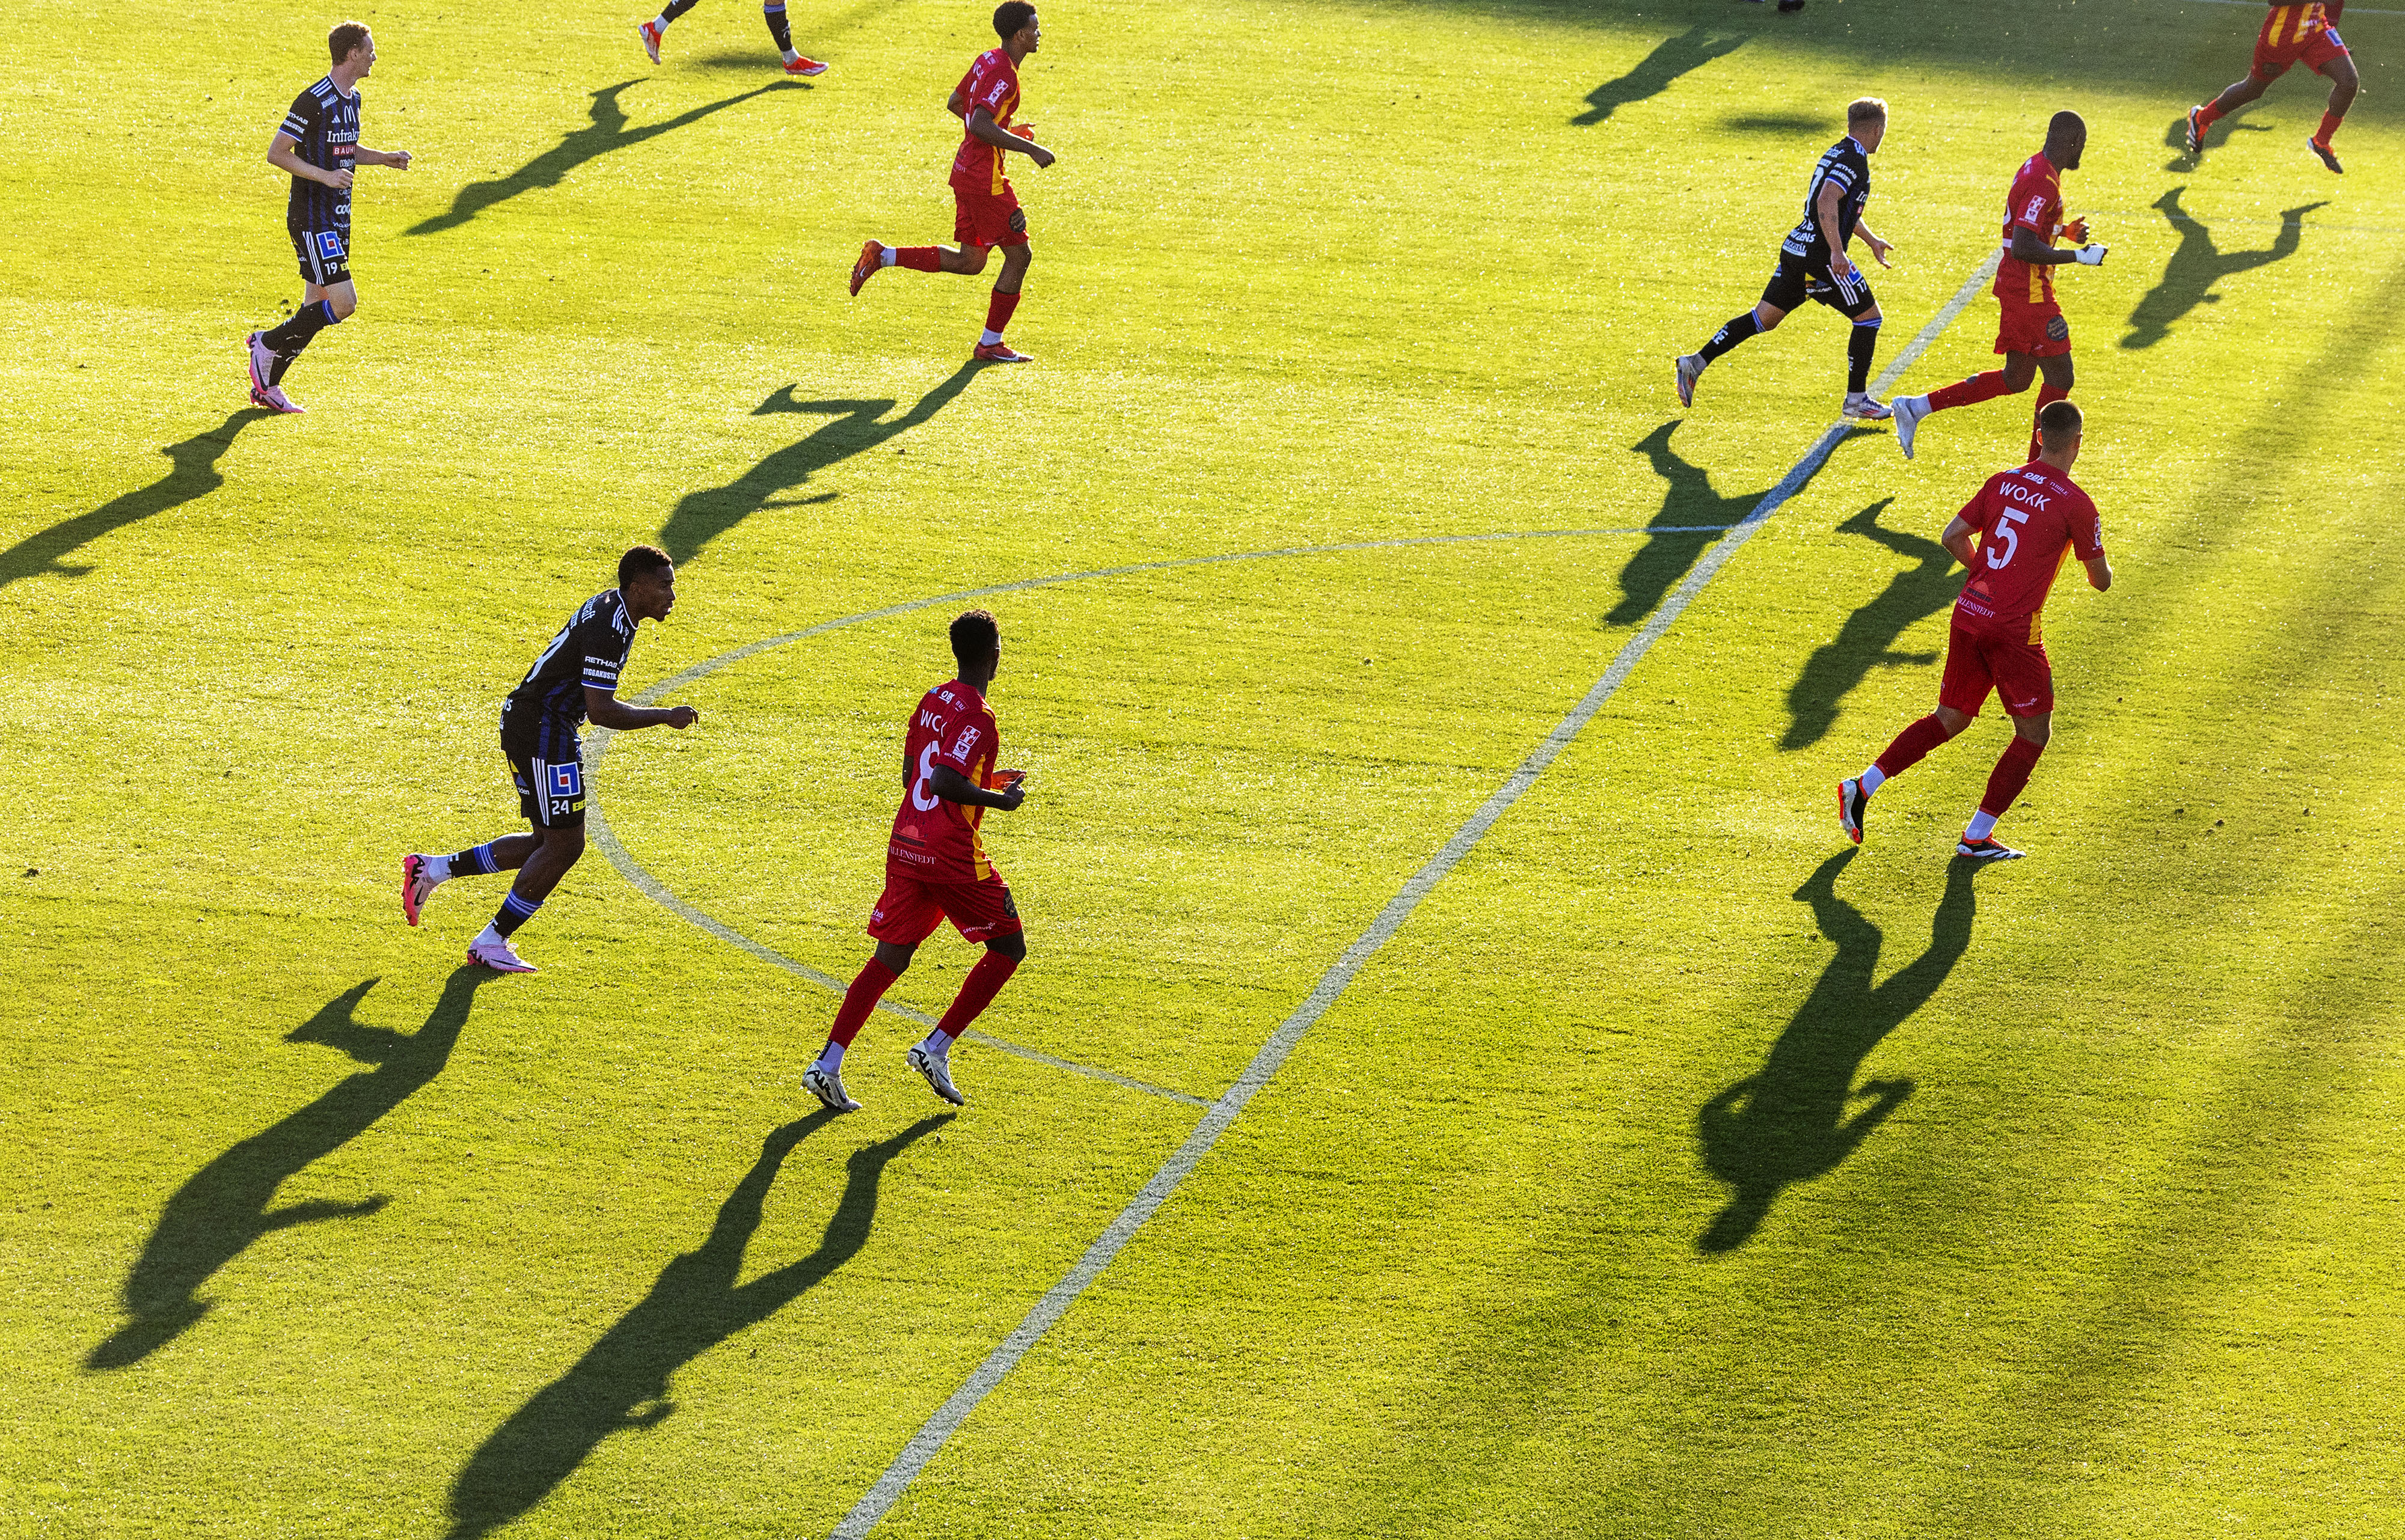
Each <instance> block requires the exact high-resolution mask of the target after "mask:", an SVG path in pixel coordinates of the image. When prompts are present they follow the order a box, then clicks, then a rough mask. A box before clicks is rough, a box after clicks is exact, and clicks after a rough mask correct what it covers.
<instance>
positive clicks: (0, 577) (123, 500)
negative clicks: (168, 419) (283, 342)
mask: <svg viewBox="0 0 2405 1540" xmlns="http://www.w3.org/2000/svg"><path fill="white" fill-rule="evenodd" d="M274 415H275V413H272V412H269V411H267V410H265V409H264V408H261V407H255V406H246V407H244V408H243V409H242V410H241V411H240V412H236V413H232V415H230V416H228V417H227V418H226V420H225V421H224V422H222V423H219V424H218V426H217V427H213V428H211V429H209V430H208V431H207V432H205V433H195V434H194V435H192V436H191V437H190V438H189V439H186V440H185V441H183V442H182V443H175V444H169V445H167V446H166V447H165V448H163V449H162V450H160V451H159V453H160V454H162V455H166V456H167V463H168V466H169V467H170V469H169V470H168V471H167V473H166V474H165V475H164V476H162V477H160V478H159V479H158V480H157V481H155V482H152V483H150V484H149V485H148V486H146V487H143V488H141V489H139V490H138V491H134V492H128V493H127V494H125V496H123V497H114V498H111V499H110V500H109V501H107V502H105V503H103V504H101V505H100V506H99V507H98V508H95V509H93V510H92V511H91V512H89V513H78V514H77V515H76V516H75V517H74V518H72V519H63V520H61V521H60V522H59V523H57V524H54V525H50V527H49V528H48V529H44V530H40V531H37V532H35V533H34V534H31V535H28V536H26V537H25V538H24V539H21V540H19V541H18V542H17V543H16V544H15V545H12V546H10V547H9V548H8V549H7V550H6V551H0V588H6V587H7V585H8V584H10V583H12V582H15V581H17V580H18V579H20V578H30V577H33V576H35V574H37V573H42V572H56V573H58V574H59V575H60V576H61V577H66V578H80V577H82V576H83V575H84V574H85V573H87V572H89V571H91V567H80V566H77V567H70V566H68V565H67V564H66V562H65V561H63V559H62V558H63V557H64V556H65V555H66V554H67V553H69V552H71V551H74V550H76V549H77V548H78V547H80V546H86V545H90V544H91V542H92V541H94V540H96V539H100V538H101V537H102V536H103V535H107V534H112V533H114V532H115V531H117V530H120V529H122V528H124V527H125V526H126V525H130V524H139V523H141V522H142V521H143V520H144V519H147V518H149V517H150V516H152V515H153V514H157V513H164V512H166V511H167V510H169V509H171V508H180V507H182V506H183V505H184V504H186V503H188V502H190V501H192V500H193V499H195V498H197V497H207V496H208V495H209V494H210V493H212V492H215V491H216V490H217V489H218V487H221V486H223V485H225V477H223V476H222V475H220V474H218V460H219V459H220V458H222V457H223V456H224V455H225V452H226V451H227V450H228V449H230V448H232V445H233V440H234V435H235V434H237V433H240V432H241V431H242V430H243V429H244V428H246V427H249V426H250V425H251V424H253V423H255V422H257V421H259V419H260V418H261V417H272V416H274Z"/></svg>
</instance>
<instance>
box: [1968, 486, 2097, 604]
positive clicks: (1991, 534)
mask: <svg viewBox="0 0 2405 1540" xmlns="http://www.w3.org/2000/svg"><path fill="white" fill-rule="evenodd" d="M1961 517H1962V522H1963V523H1964V524H1967V525H1970V526H1971V527H1972V528H1974V529H1976V530H1977V531H1978V532H1979V549H1978V550H1977V551H1976V553H1973V557H1972V561H1971V577H1970V581H1967V582H1965V583H1964V584H1963V585H1962V597H1961V598H1958V599H1956V600H1955V601H1954V623H1955V624H1956V625H1959V626H1961V627H1962V629H1963V630H1965V631H1968V632H1970V633H1972V634H1973V635H1975V636H1980V637H1998V638H2000V639H2003V640H2006V641H2018V642H2028V643H2031V644H2032V645H2035V644H2037V643H2038V642H2039V641H2040V640H2041V638H2040V637H2039V635H2038V611H2040V610H2041V609H2045V608H2046V594H2047V593H2048V592H2049V591H2050V590H2051V589H2052V588H2053V587H2054V579H2055V574H2057V573H2059V572H2060V571H2061V570H2062V564H2063V562H2064V560H2065V559H2066V558H2068V557H2069V556H2070V555H2071V554H2072V553H2074V552H2076V553H2078V556H2079V559H2080V560H2081V561H2083V562H2084V561H2088V560H2090V559H2091V558H2094V557H2097V556H2101V555H2103V554H2104V521H2103V518H2102V517H2101V516H2100V515H2099V514H2098V513H2097V511H2096V505H2095V504H2094V503H2093V502H2090V501H2089V497H2088V494H2087V493H2085V492H2082V491H2080V490H2079V488H2078V487H2077V486H2075V485H2074V484H2073V483H2072V481H2071V478H2070V477H2068V476H2066V475H2064V474H2063V473H2062V472H2061V471H2060V470H2057V469H2054V467H2052V466H2050V465H2046V464H2045V463H2044V462H2043V461H2039V460H2032V461H2031V462H2030V463H2029V464H2027V465H2025V466H2019V467H2017V468H2015V469H2011V470H1999V471H1997V472H1996V473H1995V474H1994V475H1992V476H1990V477H1989V478H1988V484H1987V485H1985V486H1983V487H1981V488H1979V494H1978V496H1977V497H1973V498H1972V499H1971V500H1970V501H1969V502H1967V503H1964V504H1963V505H1962V515H1961Z"/></svg>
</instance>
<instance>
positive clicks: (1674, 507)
mask: <svg viewBox="0 0 2405 1540" xmlns="http://www.w3.org/2000/svg"><path fill="white" fill-rule="evenodd" d="M1679 423H1680V419H1678V418H1675V417H1674V418H1672V419H1671V420H1670V421H1668V422H1667V423H1664V424H1663V425H1662V426H1661V427H1657V428H1655V429H1654V430H1653V432H1651V433H1648V434H1647V435H1645V437H1644V438H1642V439H1639V440H1638V441H1637V442H1635V443H1633V444H1631V445H1629V451H1630V453H1632V454H1637V455H1644V456H1645V457H1646V459H1647V460H1649V461H1651V462H1652V463H1653V473H1654V474H1655V475H1657V476H1659V477H1661V478H1662V479H1663V480H1664V481H1665V482H1667V483H1669V485H1668V486H1667V487H1666V488H1665V489H1664V490H1663V493H1662V508H1661V511H1659V512H1657V513H1655V514H1654V515H1653V518H1652V519H1651V520H1649V521H1648V522H1647V525H1646V528H1647V529H1648V531H1649V532H1650V533H1649V534H1648V535H1647V538H1646V540H1645V543H1644V544H1643V545H1641V546H1639V547H1638V548H1637V553H1636V554H1635V555H1633V556H1630V557H1629V558H1628V564H1627V565H1626V566H1624V567H1622V568H1621V569H1620V602H1619V603H1618V604H1615V605H1613V606H1612V607H1611V609H1610V610H1609V611H1608V612H1607V613H1606V614H1605V615H1604V617H1603V623H1605V624H1606V625H1635V624H1636V623H1638V622H1639V621H1641V620H1643V619H1644V618H1645V617H1646V616H1648V615H1651V614H1652V613H1653V611H1654V609H1656V608H1658V607H1659V606H1660V605H1661V603H1662V600H1663V598H1664V597H1665V596H1666V595H1668V594H1669V592H1670V590H1671V589H1672V588H1673V587H1675V586H1676V585H1677V584H1678V581H1679V580H1680V579H1681V578H1683V577H1685V576H1686V575H1687V572H1688V569H1689V568H1691V567H1694V566H1695V561H1696V558H1698V557H1700V556H1701V555H1703V553H1705V552H1706V551H1707V550H1709V549H1710V547H1711V543H1712V542H1713V541H1714V540H1717V539H1720V538H1721V535H1722V533H1723V531H1724V530H1726V529H1727V528H1728V526H1729V525H1733V524H1737V523H1738V522H1740V521H1741V520H1743V519H1744V518H1745V516H1746V515H1747V514H1749V513H1751V512H1752V511H1754V510H1755V509H1756V508H1757V507H1759V506H1761V503H1762V499H1763V498H1764V497H1766V496H1768V495H1769V492H1770V489H1769V488H1768V487H1765V488H1763V489H1762V490H1761V491H1759V492H1747V493H1743V494H1740V495H1739V496H1737V497H1723V495H1722V494H1720V493H1718V492H1715V491H1713V490H1712V478H1711V473H1710V472H1709V471H1708V470H1705V469H1703V468H1701V467H1700V466H1694V465H1690V464H1688V463H1687V461H1686V460H1685V458H1683V457H1682V456H1681V455H1680V454H1679V452H1678V451H1677V450H1675V449H1672V448H1671V447H1670V435H1671V434H1672V433H1674V432H1676V431H1678V427H1679ZM1846 437H1847V438H1851V437H1853V431H1852V430H1849V431H1848V433H1847V435H1846ZM1841 442H1842V440H1841ZM1828 463H1829V462H1828V460H1826V459H1823V460H1822V461H1821V464H1820V465H1817V466H1814V467H1813V468H1812V475H1813V476H1817V475H1819V474H1820V473H1821V467H1823V466H1826V465H1827V464H1828ZM1810 484H1811V476H1807V477H1806V478H1805V479H1804V482H1803V483H1802V484H1801V485H1798V486H1797V487H1796V489H1795V490H1796V491H1798V492H1801V491H1802V490H1803V489H1804V487H1806V486H1809V485H1810Z"/></svg>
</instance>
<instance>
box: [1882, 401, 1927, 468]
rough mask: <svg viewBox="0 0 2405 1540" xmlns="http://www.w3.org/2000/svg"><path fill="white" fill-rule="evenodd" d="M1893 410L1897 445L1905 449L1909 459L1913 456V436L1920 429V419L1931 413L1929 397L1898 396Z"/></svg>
mask: <svg viewBox="0 0 2405 1540" xmlns="http://www.w3.org/2000/svg"><path fill="white" fill-rule="evenodd" d="M1891 410H1892V411H1893V412H1894V413H1895V447H1896V448H1898V449H1901V450H1903V451H1904V457H1905V458H1906V459H1907V460H1908V459H1910V458H1912V436H1913V435H1914V434H1915V433H1918V432H1920V419H1921V418H1923V417H1926V416H1928V415H1929V398H1928V397H1926V396H1898V397H1897V398H1896V399H1895V400H1894V402H1893V403H1892V408H1891Z"/></svg>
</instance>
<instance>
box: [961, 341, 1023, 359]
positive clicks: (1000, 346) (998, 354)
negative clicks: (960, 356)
mask: <svg viewBox="0 0 2405 1540" xmlns="http://www.w3.org/2000/svg"><path fill="white" fill-rule="evenodd" d="M969 357H972V358H975V359H976V360H977V362H979V363H981V364H1032V363H1034V361H1035V359H1034V357H1033V356H1031V355H1029V354H1025V353H1014V352H1012V351H1011V347H1010V344H1009V343H978V344H977V351H976V352H975V353H972V354H970V355H969Z"/></svg>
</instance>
